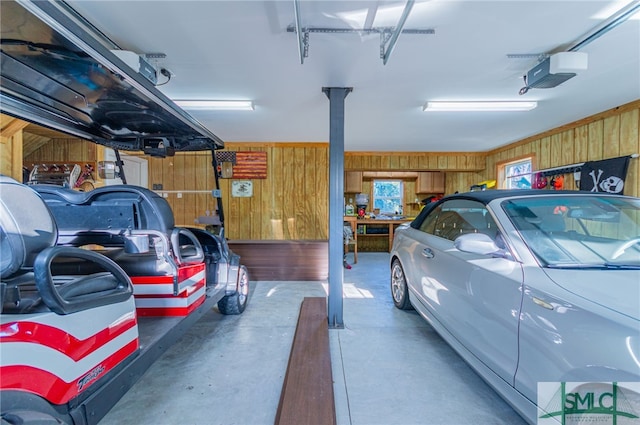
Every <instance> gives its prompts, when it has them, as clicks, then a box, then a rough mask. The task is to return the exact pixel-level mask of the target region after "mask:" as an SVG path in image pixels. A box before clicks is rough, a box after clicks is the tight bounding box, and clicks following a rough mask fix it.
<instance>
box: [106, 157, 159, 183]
mask: <svg viewBox="0 0 640 425" xmlns="http://www.w3.org/2000/svg"><path fill="white" fill-rule="evenodd" d="M104 159H105V160H106V161H115V160H116V154H115V152H114V151H113V150H112V149H105V158H104ZM120 159H122V162H124V166H123V168H124V175H125V177H126V180H127V184H132V185H135V186H141V187H148V185H149V162H148V161H147V160H146V159H145V158H140V157H137V156H132V155H123V154H120ZM105 184H106V185H107V186H109V185H114V184H122V180H121V179H120V178H115V179H105Z"/></svg>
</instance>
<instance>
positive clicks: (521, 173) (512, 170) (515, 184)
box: [498, 157, 533, 189]
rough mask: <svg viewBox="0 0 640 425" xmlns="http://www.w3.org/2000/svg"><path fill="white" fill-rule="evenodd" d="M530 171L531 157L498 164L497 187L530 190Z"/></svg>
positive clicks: (531, 165) (531, 169) (531, 168)
mask: <svg viewBox="0 0 640 425" xmlns="http://www.w3.org/2000/svg"><path fill="white" fill-rule="evenodd" d="M532 171H533V158H532V157H527V158H521V159H518V160H517V161H511V162H505V163H503V164H500V165H498V179H499V182H500V184H499V187H500V188H501V189H531V179H532V174H531V173H532Z"/></svg>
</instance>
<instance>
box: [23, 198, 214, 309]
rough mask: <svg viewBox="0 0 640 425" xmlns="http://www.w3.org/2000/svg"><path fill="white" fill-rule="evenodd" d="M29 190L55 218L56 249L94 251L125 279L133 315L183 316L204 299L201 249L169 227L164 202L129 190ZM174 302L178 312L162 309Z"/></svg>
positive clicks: (188, 235) (187, 234) (169, 213)
mask: <svg viewBox="0 0 640 425" xmlns="http://www.w3.org/2000/svg"><path fill="white" fill-rule="evenodd" d="M33 188H34V189H35V190H36V191H37V192H38V193H39V194H40V195H41V196H42V197H43V199H44V200H45V202H46V203H47V205H48V206H49V208H50V209H51V211H52V213H53V215H54V217H55V219H56V222H57V225H58V229H59V238H58V244H59V245H65V246H75V247H84V248H87V249H91V250H94V251H98V252H100V253H102V254H103V255H106V256H108V257H109V258H111V259H112V260H113V261H115V262H116V263H117V264H118V265H119V266H120V267H122V268H123V269H124V270H125V272H126V273H127V274H128V275H129V276H130V277H131V280H132V281H133V284H134V294H135V297H136V305H137V306H138V313H139V314H141V315H146V314H148V315H155V314H156V313H155V312H159V313H160V314H163V315H164V314H167V313H168V314H174V313H176V311H179V314H180V315H182V314H188V312H189V311H191V310H190V309H192V308H195V307H196V306H197V305H199V304H200V303H201V302H202V301H203V300H204V295H205V291H206V288H205V285H206V270H205V269H206V264H205V253H204V250H203V248H202V245H201V244H200V242H199V241H198V238H197V237H196V236H195V235H194V234H193V233H192V232H191V231H190V230H189V229H186V228H182V227H176V226H175V222H174V217H173V211H172V210H171V207H170V205H169V203H168V202H167V201H166V199H164V198H162V197H161V196H159V195H158V194H156V193H155V192H153V191H151V190H149V189H146V188H143V187H139V186H134V185H115V186H105V187H99V188H96V189H94V190H92V191H89V192H78V191H75V190H72V189H69V188H65V187H61V186H54V185H35V186H33ZM76 266H77V265H76V264H67V266H66V267H67V270H68V269H70V268H73V267H76ZM165 296H166V298H167V299H163V297H165ZM175 297H178V298H184V300H183V301H184V303H182V304H181V305H180V310H171V308H169V309H167V308H165V307H166V305H167V303H170V302H169V300H168V299H171V300H170V301H171V303H173V302H175V299H174V298H175ZM163 303H164V304H163ZM147 307H149V309H146V308H147ZM186 307H189V308H188V309H184V308H186ZM154 309H155V310H154ZM172 312H173V313H172Z"/></svg>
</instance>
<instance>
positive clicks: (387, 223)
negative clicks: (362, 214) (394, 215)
mask: <svg viewBox="0 0 640 425" xmlns="http://www.w3.org/2000/svg"><path fill="white" fill-rule="evenodd" d="M411 221H413V219H412V218H411V219H406V218H405V219H399V220H379V219H367V218H364V219H358V220H357V221H356V224H357V229H358V230H360V228H361V227H360V226H365V227H364V229H363V230H365V232H364V233H358V237H360V238H362V237H388V238H389V252H391V247H392V246H393V232H394V231H395V228H396V227H397V226H399V225H401V224H402V223H409V222H411ZM366 226H375V228H381V227H382V228H384V227H386V229H384V230H381V232H380V233H366Z"/></svg>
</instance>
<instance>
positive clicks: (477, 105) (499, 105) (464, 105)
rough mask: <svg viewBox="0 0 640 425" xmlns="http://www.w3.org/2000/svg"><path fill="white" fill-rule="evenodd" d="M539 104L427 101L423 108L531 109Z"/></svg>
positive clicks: (436, 110) (429, 110)
mask: <svg viewBox="0 0 640 425" xmlns="http://www.w3.org/2000/svg"><path fill="white" fill-rule="evenodd" d="M536 106H538V102H522V101H513V102H507V101H497V102H494V101H486V102H466V101H460V102H427V103H425V105H424V106H423V108H422V110H423V111H426V112H440V111H443V112H453V111H472V112H480V111H530V110H532V109H533V108H535V107H536Z"/></svg>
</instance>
